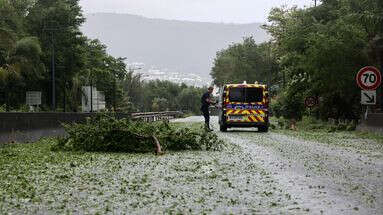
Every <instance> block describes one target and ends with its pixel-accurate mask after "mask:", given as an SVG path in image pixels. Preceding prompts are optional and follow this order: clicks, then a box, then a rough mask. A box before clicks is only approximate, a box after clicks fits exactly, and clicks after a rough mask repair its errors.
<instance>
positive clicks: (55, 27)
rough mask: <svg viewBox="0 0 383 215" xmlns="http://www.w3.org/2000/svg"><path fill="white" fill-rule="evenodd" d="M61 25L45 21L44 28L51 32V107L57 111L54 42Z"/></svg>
mask: <svg viewBox="0 0 383 215" xmlns="http://www.w3.org/2000/svg"><path fill="white" fill-rule="evenodd" d="M59 30H60V29H59V27H58V23H57V22H55V21H50V22H48V23H44V28H43V31H46V32H48V33H50V37H51V49H52V55H51V70H52V71H51V73H52V77H51V81H52V104H51V108H52V111H56V79H55V76H56V74H55V72H56V71H55V69H56V68H55V44H54V42H55V41H54V39H55V38H54V32H55V31H59ZM48 37H49V36H48Z"/></svg>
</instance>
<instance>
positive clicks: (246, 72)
mask: <svg viewBox="0 0 383 215" xmlns="http://www.w3.org/2000/svg"><path fill="white" fill-rule="evenodd" d="M277 67H278V65H277V63H276V60H275V57H274V56H273V53H272V52H271V46H270V43H263V44H260V45H257V44H256V43H255V41H254V39H253V38H252V37H249V38H245V39H244V41H243V42H242V43H237V44H233V45H231V46H230V47H229V48H227V49H225V50H221V51H219V52H218V53H217V57H216V59H215V61H214V67H213V68H212V72H211V73H210V74H211V76H212V77H213V79H214V83H215V84H217V85H222V84H225V83H242V82H243V81H247V82H248V83H254V82H255V81H258V82H262V83H269V82H272V81H276V80H277V77H276V76H277V73H276V72H277V71H278V70H277Z"/></svg>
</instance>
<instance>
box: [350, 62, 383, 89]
mask: <svg viewBox="0 0 383 215" xmlns="http://www.w3.org/2000/svg"><path fill="white" fill-rule="evenodd" d="M381 82H382V75H381V74H380V72H379V70H378V69H377V68H375V67H373V66H366V67H364V68H362V69H361V70H359V72H358V74H357V75H356V83H357V84H358V86H359V87H360V88H362V89H363V90H375V89H376V88H378V87H379V85H380V84H381Z"/></svg>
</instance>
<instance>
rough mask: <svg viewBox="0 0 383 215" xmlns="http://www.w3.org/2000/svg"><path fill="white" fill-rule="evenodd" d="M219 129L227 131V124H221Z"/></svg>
mask: <svg viewBox="0 0 383 215" xmlns="http://www.w3.org/2000/svg"><path fill="white" fill-rule="evenodd" d="M219 130H220V131H222V132H226V131H227V126H226V125H219Z"/></svg>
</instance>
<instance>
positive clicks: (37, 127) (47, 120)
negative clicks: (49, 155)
mask: <svg viewBox="0 0 383 215" xmlns="http://www.w3.org/2000/svg"><path fill="white" fill-rule="evenodd" d="M97 115H98V113H0V143H7V142H33V141H36V140H38V139H40V138H41V137H56V136H65V135H66V132H65V130H64V128H63V127H62V125H61V123H74V122H76V123H81V122H85V120H86V118H88V117H94V116H97ZM107 115H111V116H114V117H116V118H117V119H122V118H132V119H135V120H143V121H145V122H154V121H159V120H170V119H174V118H177V117H180V116H182V115H183V113H182V112H180V111H166V112H150V113H108V114H107Z"/></svg>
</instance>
